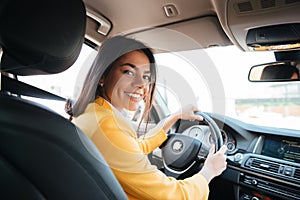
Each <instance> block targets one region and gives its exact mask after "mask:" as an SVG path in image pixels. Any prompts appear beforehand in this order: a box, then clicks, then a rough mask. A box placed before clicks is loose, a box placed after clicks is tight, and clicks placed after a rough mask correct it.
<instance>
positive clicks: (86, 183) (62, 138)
mask: <svg viewBox="0 0 300 200" xmlns="http://www.w3.org/2000/svg"><path fill="white" fill-rule="evenodd" d="M85 19H86V13H85V7H84V4H83V3H82V1H81V0H43V1H41V0H26V1H24V0H1V2H0V47H2V49H3V56H2V60H1V72H2V73H3V72H5V74H6V73H10V74H15V75H35V74H51V73H59V72H62V71H64V70H65V69H67V68H69V67H70V66H71V65H72V64H73V63H74V62H75V60H76V58H77V56H78V54H79V52H80V49H81V46H82V43H83V40H84V33H85ZM5 80H6V79H2V81H5ZM2 85H5V83H2ZM17 87H18V84H16V85H12V86H11V88H17ZM16 91H18V90H16ZM19 91H20V90H19ZM12 92H13V91H9V90H6V89H5V88H4V89H3V88H2V91H1V93H0V199H22V200H23V199H55V200H58V199H64V200H66V199H71V200H74V199H98V200H102V199H127V197H126V195H125V193H124V191H123V190H122V188H121V186H120V184H119V183H118V181H117V180H116V178H115V177H114V175H113V173H112V172H111V170H110V168H109V167H108V165H107V163H106V162H105V160H104V159H103V158H102V156H101V154H100V153H99V152H98V151H97V149H96V148H95V146H94V145H93V144H92V143H91V141H90V140H89V139H88V138H87V137H86V136H85V135H84V134H83V133H82V132H81V131H80V130H79V129H78V128H76V126H74V125H73V124H72V123H71V122H70V121H68V120H67V119H65V118H63V117H61V116H59V115H58V114H56V113H55V112H53V111H52V110H49V109H48V108H45V107H43V106H41V105H39V104H37V103H34V102H31V101H28V100H24V99H22V98H20V97H19V96H17V95H13V94H12ZM25 93H26V92H25Z"/></svg>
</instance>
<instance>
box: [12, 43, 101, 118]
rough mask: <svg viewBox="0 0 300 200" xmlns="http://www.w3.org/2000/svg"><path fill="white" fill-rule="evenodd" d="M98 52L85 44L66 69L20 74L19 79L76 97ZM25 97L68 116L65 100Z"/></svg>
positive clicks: (49, 90)
mask: <svg viewBox="0 0 300 200" xmlns="http://www.w3.org/2000/svg"><path fill="white" fill-rule="evenodd" d="M96 53H97V51H96V50H94V49H93V48H91V47H89V46H88V45H86V44H84V45H83V46H82V49H81V52H80V55H79V57H78V59H77V60H76V62H75V63H74V64H73V65H72V66H71V67H70V68H69V69H67V70H66V71H64V72H62V73H58V74H52V75H38V76H19V77H18V79H19V80H20V81H23V82H25V83H28V84H30V85H33V86H35V87H38V88H40V89H43V90H46V91H48V92H51V93H53V94H56V95H58V96H61V97H64V98H66V99H68V98H70V99H74V98H76V96H77V95H78V92H79V91H80V88H81V85H82V83H83V81H84V77H85V75H86V73H87V71H88V69H89V68H90V66H91V64H92V62H93V60H94V58H95V56H96ZM24 98H28V99H31V100H33V101H35V102H38V103H41V104H43V105H45V106H47V107H49V108H51V109H52V110H54V111H56V112H57V113H59V114H61V115H63V116H67V114H66V113H65V111H64V106H65V102H63V101H55V100H45V99H39V98H30V97H24Z"/></svg>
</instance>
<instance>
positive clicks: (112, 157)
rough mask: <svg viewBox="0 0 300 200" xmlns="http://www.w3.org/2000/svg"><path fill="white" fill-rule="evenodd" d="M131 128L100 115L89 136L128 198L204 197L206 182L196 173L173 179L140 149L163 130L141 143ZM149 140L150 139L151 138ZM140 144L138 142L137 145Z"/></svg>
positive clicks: (148, 147) (160, 134)
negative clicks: (187, 176)
mask: <svg viewBox="0 0 300 200" xmlns="http://www.w3.org/2000/svg"><path fill="white" fill-rule="evenodd" d="M131 131H132V129H129V128H127V127H126V124H122V122H117V123H116V121H115V120H114V119H113V118H104V119H102V120H101V121H100V122H99V129H98V130H97V131H96V133H94V134H93V136H92V138H91V139H92V141H93V142H94V143H95V145H96V146H97V147H98V149H99V150H100V152H101V153H102V154H103V156H104V158H105V159H106V161H107V163H108V164H109V165H110V167H111V169H112V170H113V172H114V174H115V175H116V177H117V179H118V180H119V182H120V184H121V185H122V187H123V189H124V191H125V192H126V193H127V195H128V197H129V199H163V200H167V199H207V198H208V193H209V189H208V183H207V182H206V180H205V178H204V177H203V176H202V175H200V174H195V175H194V176H192V177H190V178H187V179H184V180H176V179H174V178H172V177H167V176H166V175H165V174H163V173H162V172H161V171H160V170H158V169H157V168H156V167H155V166H154V165H151V163H150V161H149V160H148V158H147V155H145V153H144V149H143V150H142V148H145V149H147V150H150V149H152V148H153V146H156V144H158V143H156V142H153V141H155V140H160V137H162V138H164V137H163V136H162V135H163V134H164V135H165V133H164V132H159V133H158V134H155V135H154V136H153V138H150V139H149V138H148V139H147V140H146V141H147V142H148V143H149V144H150V143H156V144H155V145H153V144H151V145H150V146H151V147H150V146H147V144H146V143H147V142H144V143H141V142H139V141H138V140H137V139H136V138H134V137H133V135H134V133H132V132H131ZM152 140H153V141H152ZM141 144H142V145H141ZM152 145H153V146H152Z"/></svg>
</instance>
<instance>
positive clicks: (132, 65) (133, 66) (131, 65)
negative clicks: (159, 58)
mask: <svg viewBox="0 0 300 200" xmlns="http://www.w3.org/2000/svg"><path fill="white" fill-rule="evenodd" d="M121 66H122V67H123V66H130V67H131V68H133V69H138V68H137V67H136V66H135V65H134V64H132V63H124V64H122V65H121ZM145 73H151V72H150V70H149V71H145Z"/></svg>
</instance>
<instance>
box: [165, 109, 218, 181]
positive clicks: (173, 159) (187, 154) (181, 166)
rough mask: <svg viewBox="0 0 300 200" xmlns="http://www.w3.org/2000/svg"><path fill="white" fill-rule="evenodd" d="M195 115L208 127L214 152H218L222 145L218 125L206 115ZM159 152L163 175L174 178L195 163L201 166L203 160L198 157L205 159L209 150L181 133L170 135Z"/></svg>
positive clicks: (199, 113) (198, 113) (201, 113)
mask: <svg viewBox="0 0 300 200" xmlns="http://www.w3.org/2000/svg"><path fill="white" fill-rule="evenodd" d="M195 114H196V115H200V116H202V117H203V121H204V123H206V124H207V125H208V126H209V127H210V130H211V133H212V136H213V137H214V141H215V148H216V151H217V150H219V149H220V148H221V146H222V145H223V139H222V134H221V131H220V129H219V127H218V125H217V124H216V122H215V121H214V120H213V119H212V118H211V117H210V116H209V115H208V114H206V113H203V112H196V113H195ZM161 150H162V158H163V164H164V168H165V173H166V174H168V175H172V176H173V177H175V178H177V177H179V176H180V175H182V174H184V173H186V172H187V171H189V170H190V169H192V168H193V167H194V166H195V165H196V163H197V166H200V165H201V164H203V163H204V161H205V159H199V157H202V158H206V157H207V155H208V153H209V148H208V147H206V146H205V145H203V144H202V143H201V141H200V140H198V139H196V138H193V137H190V136H187V135H182V134H181V133H172V134H170V135H169V136H168V139H167V140H166V141H165V143H164V145H163V147H162V148H161ZM199 170H200V169H199ZM199 170H198V171H199Z"/></svg>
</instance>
